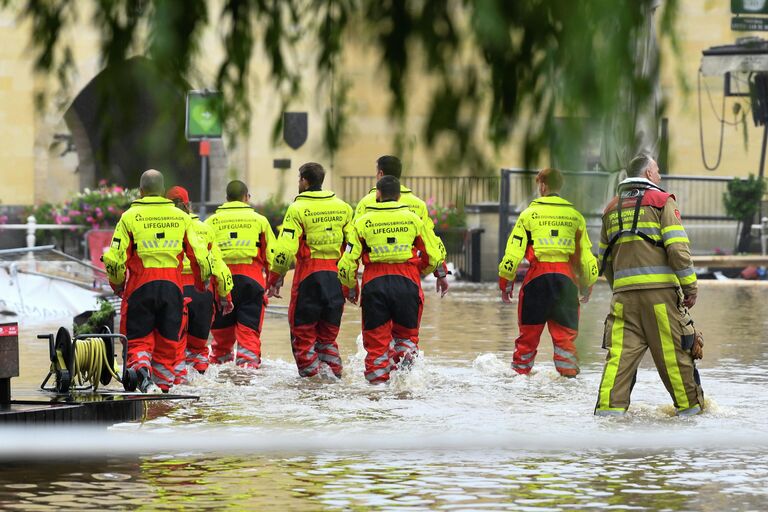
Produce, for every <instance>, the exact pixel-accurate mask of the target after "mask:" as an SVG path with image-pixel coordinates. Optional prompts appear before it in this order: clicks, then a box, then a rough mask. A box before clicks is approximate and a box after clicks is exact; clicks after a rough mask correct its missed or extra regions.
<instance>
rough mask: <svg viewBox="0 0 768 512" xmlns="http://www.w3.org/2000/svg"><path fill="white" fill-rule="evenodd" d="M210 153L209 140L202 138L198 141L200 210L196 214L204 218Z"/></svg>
mask: <svg viewBox="0 0 768 512" xmlns="http://www.w3.org/2000/svg"><path fill="white" fill-rule="evenodd" d="M210 154H211V142H210V141H209V140H206V139H203V140H201V141H200V211H199V212H198V215H199V216H200V218H201V219H205V214H206V207H205V206H206V205H205V203H206V201H207V200H208V197H207V195H208V194H207V192H208V155H210Z"/></svg>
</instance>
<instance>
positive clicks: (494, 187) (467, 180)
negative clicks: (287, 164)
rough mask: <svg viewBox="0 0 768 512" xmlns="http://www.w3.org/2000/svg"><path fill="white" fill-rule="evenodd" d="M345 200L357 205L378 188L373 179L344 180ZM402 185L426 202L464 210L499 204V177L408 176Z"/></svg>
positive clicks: (354, 178) (358, 177) (369, 177)
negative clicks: (489, 203) (474, 206)
mask: <svg viewBox="0 0 768 512" xmlns="http://www.w3.org/2000/svg"><path fill="white" fill-rule="evenodd" d="M341 180H342V199H344V200H346V201H347V202H349V203H351V204H354V203H357V202H358V201H359V200H360V198H362V197H363V196H365V195H366V194H368V192H370V191H371V189H372V188H374V187H375V186H376V178H375V177H374V176H342V177H341ZM403 185H405V186H406V187H408V188H410V189H411V190H412V191H413V193H414V194H416V195H417V196H419V197H420V198H421V199H423V200H424V201H427V200H429V199H434V201H435V203H436V204H439V205H441V206H450V205H454V206H458V207H463V206H464V205H467V204H472V203H484V202H489V201H493V202H496V201H498V200H499V177H498V176H406V177H404V178H403Z"/></svg>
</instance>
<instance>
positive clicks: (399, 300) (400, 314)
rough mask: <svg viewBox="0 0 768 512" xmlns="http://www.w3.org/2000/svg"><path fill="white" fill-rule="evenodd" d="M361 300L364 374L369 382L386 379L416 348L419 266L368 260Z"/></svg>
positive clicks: (420, 307)
mask: <svg viewBox="0 0 768 512" xmlns="http://www.w3.org/2000/svg"><path fill="white" fill-rule="evenodd" d="M360 301H361V306H362V308H363V346H364V347H365V351H366V352H367V355H366V357H365V378H366V379H367V380H368V382H370V383H371V384H378V383H382V382H386V381H388V380H389V373H390V371H392V370H394V369H396V368H397V365H398V363H400V361H401V360H404V359H408V358H411V357H413V356H414V355H415V354H417V353H418V351H419V324H420V323H421V312H422V306H423V302H424V295H423V293H422V290H421V279H420V276H419V270H418V268H417V267H416V265H414V264H412V263H369V264H368V265H366V266H365V272H364V273H363V285H362V292H361V298H360Z"/></svg>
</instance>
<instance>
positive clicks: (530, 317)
mask: <svg viewBox="0 0 768 512" xmlns="http://www.w3.org/2000/svg"><path fill="white" fill-rule="evenodd" d="M536 184H537V186H538V189H539V195H540V196H541V197H540V198H539V199H536V200H534V201H533V202H532V203H531V204H530V206H528V208H526V209H525V210H523V212H522V213H521V214H520V217H518V219H517V222H516V223H515V227H514V228H513V229H512V233H511V234H510V235H509V240H508V241H507V248H506V251H505V253H504V258H503V259H502V260H501V263H500V264H499V288H501V297H502V300H503V301H504V302H505V303H509V302H510V295H511V294H512V289H513V287H514V282H515V277H516V273H517V267H518V265H519V264H520V262H521V261H522V259H523V258H525V259H527V260H528V262H529V263H530V267H529V268H528V273H527V274H526V275H525V280H524V281H523V285H522V287H521V289H520V296H519V301H518V306H517V312H518V315H517V317H518V326H519V328H520V335H519V336H518V337H517V339H516V340H515V353H514V356H513V360H512V368H513V369H514V370H515V371H516V372H517V373H520V374H523V375H527V374H528V373H530V371H531V369H532V368H533V361H534V359H535V358H536V352H537V349H538V346H539V341H540V339H541V333H542V332H543V330H544V325H545V324H546V325H547V327H548V328H549V333H550V335H551V336H552V341H553V343H554V345H555V347H554V352H555V354H554V361H555V368H556V369H557V371H558V372H559V373H560V375H563V376H566V377H575V376H576V375H577V374H578V373H579V363H578V358H577V354H576V345H575V344H574V341H575V340H576V336H577V335H578V328H579V291H580V290H581V295H582V299H581V301H582V302H586V301H588V300H589V295H590V293H591V288H592V285H593V284H594V283H595V281H596V280H597V274H598V269H597V261H596V260H595V256H594V255H593V254H592V250H591V249H592V243H591V242H590V241H589V235H588V234H587V227H586V223H585V222H584V217H583V216H582V215H581V214H580V213H579V212H578V211H577V210H576V209H575V208H574V207H573V205H572V204H571V203H569V202H568V201H566V200H565V199H563V198H562V197H560V196H559V195H558V192H560V189H561V188H562V185H563V175H562V173H560V171H558V170H557V169H543V170H542V171H540V172H539V174H538V175H537V176H536Z"/></svg>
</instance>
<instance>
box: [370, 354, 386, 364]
mask: <svg viewBox="0 0 768 512" xmlns="http://www.w3.org/2000/svg"><path fill="white" fill-rule="evenodd" d="M388 362H389V354H381V355H380V356H379V357H377V358H376V359H374V360H373V366H379V365H380V364H384V363H388Z"/></svg>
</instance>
